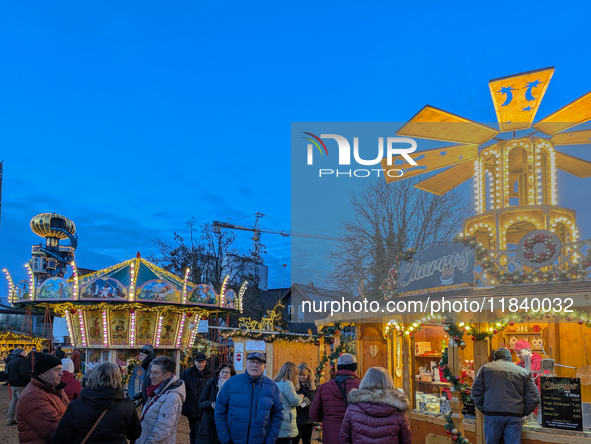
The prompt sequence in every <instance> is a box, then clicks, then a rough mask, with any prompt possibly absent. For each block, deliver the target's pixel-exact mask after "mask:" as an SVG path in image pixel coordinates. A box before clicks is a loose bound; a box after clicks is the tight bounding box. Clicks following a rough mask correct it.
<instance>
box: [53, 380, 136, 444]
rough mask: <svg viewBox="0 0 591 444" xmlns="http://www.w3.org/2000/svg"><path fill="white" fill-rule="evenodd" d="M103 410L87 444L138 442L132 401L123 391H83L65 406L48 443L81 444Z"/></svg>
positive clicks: (96, 389) (107, 388) (92, 389)
mask: <svg viewBox="0 0 591 444" xmlns="http://www.w3.org/2000/svg"><path fill="white" fill-rule="evenodd" d="M106 409H108V411H107V413H105V416H104V417H103V418H102V419H101V422H99V423H98V425H97V426H96V428H95V429H94V430H93V432H92V434H91V435H90V436H89V438H88V441H86V444H104V443H109V444H127V439H137V438H139V436H140V435H141V433H142V426H141V424H140V420H139V418H138V417H137V411H136V410H135V406H134V405H133V401H132V400H131V399H129V398H125V396H124V393H123V389H115V388H110V387H100V388H91V387H86V388H84V389H83V390H82V391H81V392H80V398H78V399H75V400H74V401H72V402H71V403H70V405H69V406H68V410H66V414H65V415H64V417H63V418H62V420H61V421H60V423H59V425H58V427H57V430H56V431H55V433H54V434H53V438H52V441H51V442H52V443H53V444H80V443H81V442H82V440H83V439H84V437H85V436H86V435H87V434H88V432H89V431H90V429H91V428H92V427H93V426H94V423H95V422H96V420H97V419H98V418H99V416H100V415H101V414H102V412H103V411H104V410H106ZM126 438H127V439H126Z"/></svg>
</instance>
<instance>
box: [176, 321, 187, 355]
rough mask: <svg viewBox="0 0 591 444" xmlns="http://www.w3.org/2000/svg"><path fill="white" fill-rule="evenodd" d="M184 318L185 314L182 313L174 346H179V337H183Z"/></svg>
mask: <svg viewBox="0 0 591 444" xmlns="http://www.w3.org/2000/svg"><path fill="white" fill-rule="evenodd" d="M185 319H187V315H186V314H183V316H182V317H181V326H180V327H179V334H178V336H177V337H176V348H181V338H182V337H183V329H184V328H185Z"/></svg>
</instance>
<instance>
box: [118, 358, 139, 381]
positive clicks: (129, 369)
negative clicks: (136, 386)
mask: <svg viewBox="0 0 591 444" xmlns="http://www.w3.org/2000/svg"><path fill="white" fill-rule="evenodd" d="M136 365H142V361H141V360H140V359H130V360H129V363H128V364H127V369H126V371H125V373H123V368H121V367H119V370H120V371H121V382H122V383H123V385H125V384H127V383H128V382H129V378H131V374H132V373H133V369H134V368H135V366H136Z"/></svg>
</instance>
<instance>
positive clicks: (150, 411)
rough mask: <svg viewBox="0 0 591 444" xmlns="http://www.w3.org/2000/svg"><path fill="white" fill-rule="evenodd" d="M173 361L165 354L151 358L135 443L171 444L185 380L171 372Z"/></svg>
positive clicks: (174, 438) (180, 408) (182, 399)
mask: <svg viewBox="0 0 591 444" xmlns="http://www.w3.org/2000/svg"><path fill="white" fill-rule="evenodd" d="M174 371H175V362H174V361H173V360H172V359H170V358H167V357H165V356H161V357H159V358H156V359H154V360H153V361H152V366H151V372H150V382H151V385H150V386H148V388H147V392H148V401H147V402H146V405H145V406H144V409H143V410H142V416H141V418H140V421H141V423H142V435H141V436H140V437H139V439H138V440H137V441H136V444H175V443H176V428H177V425H178V423H179V418H180V416H181V410H182V408H183V402H184V401H185V394H186V393H185V383H184V382H183V381H181V380H180V379H178V378H177V377H176V376H175V375H174Z"/></svg>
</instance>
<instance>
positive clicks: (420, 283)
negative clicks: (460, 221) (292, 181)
mask: <svg viewBox="0 0 591 444" xmlns="http://www.w3.org/2000/svg"><path fill="white" fill-rule="evenodd" d="M474 259H475V250H474V248H472V247H469V246H464V244H463V243H461V242H458V243H455V242H450V243H447V244H443V245H438V246H436V247H431V248H427V249H425V250H422V251H419V252H417V253H416V254H415V255H414V256H413V257H412V259H410V260H408V261H404V262H402V263H401V264H400V267H399V268H398V292H399V293H405V292H410V291H419V290H426V289H429V288H436V287H446V286H450V285H459V284H466V283H473V282H474Z"/></svg>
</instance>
